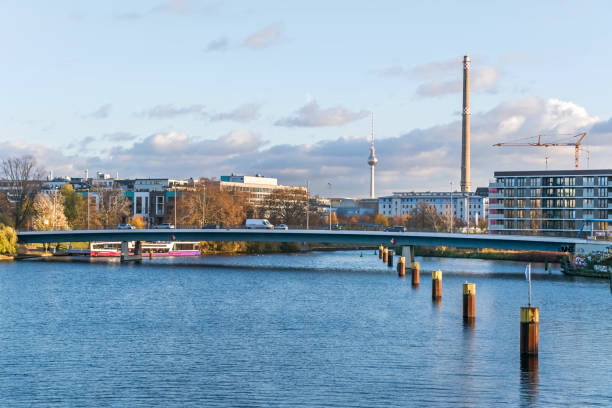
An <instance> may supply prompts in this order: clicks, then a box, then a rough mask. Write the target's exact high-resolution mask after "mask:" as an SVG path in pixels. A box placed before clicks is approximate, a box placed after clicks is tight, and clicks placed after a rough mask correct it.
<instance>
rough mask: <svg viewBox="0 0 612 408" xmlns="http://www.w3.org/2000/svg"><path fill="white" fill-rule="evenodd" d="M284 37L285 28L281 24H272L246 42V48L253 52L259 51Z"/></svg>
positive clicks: (252, 35) (249, 37)
mask: <svg viewBox="0 0 612 408" xmlns="http://www.w3.org/2000/svg"><path fill="white" fill-rule="evenodd" d="M282 36H283V27H282V26H281V25H280V24H272V25H270V26H268V27H266V28H264V29H262V30H260V31H257V32H255V33H253V34H251V35H250V36H248V37H247V38H246V39H245V40H244V46H245V47H247V48H250V49H253V50H259V49H262V48H266V47H269V46H271V45H273V44H275V43H277V42H278V41H279V40H280V39H281V38H282Z"/></svg>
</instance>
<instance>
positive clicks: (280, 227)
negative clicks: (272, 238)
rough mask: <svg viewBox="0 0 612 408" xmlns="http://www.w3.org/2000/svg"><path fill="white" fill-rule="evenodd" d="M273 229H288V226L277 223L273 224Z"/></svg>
mask: <svg viewBox="0 0 612 408" xmlns="http://www.w3.org/2000/svg"><path fill="white" fill-rule="evenodd" d="M274 229H275V230H288V229H289V227H288V226H286V225H285V224H278V225H275V226H274Z"/></svg>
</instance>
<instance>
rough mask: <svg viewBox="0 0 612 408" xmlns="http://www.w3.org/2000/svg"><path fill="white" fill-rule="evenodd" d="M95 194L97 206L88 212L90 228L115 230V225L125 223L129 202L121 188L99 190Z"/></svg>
mask: <svg viewBox="0 0 612 408" xmlns="http://www.w3.org/2000/svg"><path fill="white" fill-rule="evenodd" d="M95 193H96V194H97V197H98V206H97V208H93V207H91V208H90V210H89V211H90V213H89V220H90V227H97V228H100V227H101V228H116V227H117V224H121V223H123V222H125V220H126V219H127V217H128V216H129V201H128V199H127V198H126V197H125V195H124V194H123V191H122V190H121V188H119V187H113V188H111V189H99V190H97V191H95ZM92 198H93V197H92ZM92 204H93V199H92Z"/></svg>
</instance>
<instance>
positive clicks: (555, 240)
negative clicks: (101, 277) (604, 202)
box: [17, 229, 612, 260]
mask: <svg viewBox="0 0 612 408" xmlns="http://www.w3.org/2000/svg"><path fill="white" fill-rule="evenodd" d="M17 237H18V241H19V242H20V243H23V244H29V243H60V242H100V241H111V242H122V243H123V245H122V248H123V247H124V248H125V251H124V252H125V259H126V260H128V258H130V259H131V258H133V257H136V258H135V259H138V257H140V256H141V255H142V254H141V253H138V248H140V242H142V241H145V242H151V241H260V242H321V243H332V244H355V245H373V246H380V245H382V246H401V247H403V250H402V255H404V256H407V257H408V259H412V258H413V253H414V252H413V251H412V247H413V246H417V245H418V246H449V247H457V248H490V249H508V250H533V251H549V252H570V253H585V252H595V251H605V252H607V251H608V250H610V249H612V242H600V241H593V240H585V239H579V238H567V237H540V236H524V235H492V234H450V233H438V232H382V231H343V230H331V231H329V230H252V229H163V230H162V229H145V230H73V231H33V232H19V233H18V234H17ZM128 242H136V246H135V247H136V248H137V251H136V253H135V254H134V255H130V256H128V249H127V248H128V245H127V243H128Z"/></svg>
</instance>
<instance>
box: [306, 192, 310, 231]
mask: <svg viewBox="0 0 612 408" xmlns="http://www.w3.org/2000/svg"><path fill="white" fill-rule="evenodd" d="M309 207H310V181H309V180H306V229H309V228H308V226H309V224H308V210H309Z"/></svg>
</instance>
